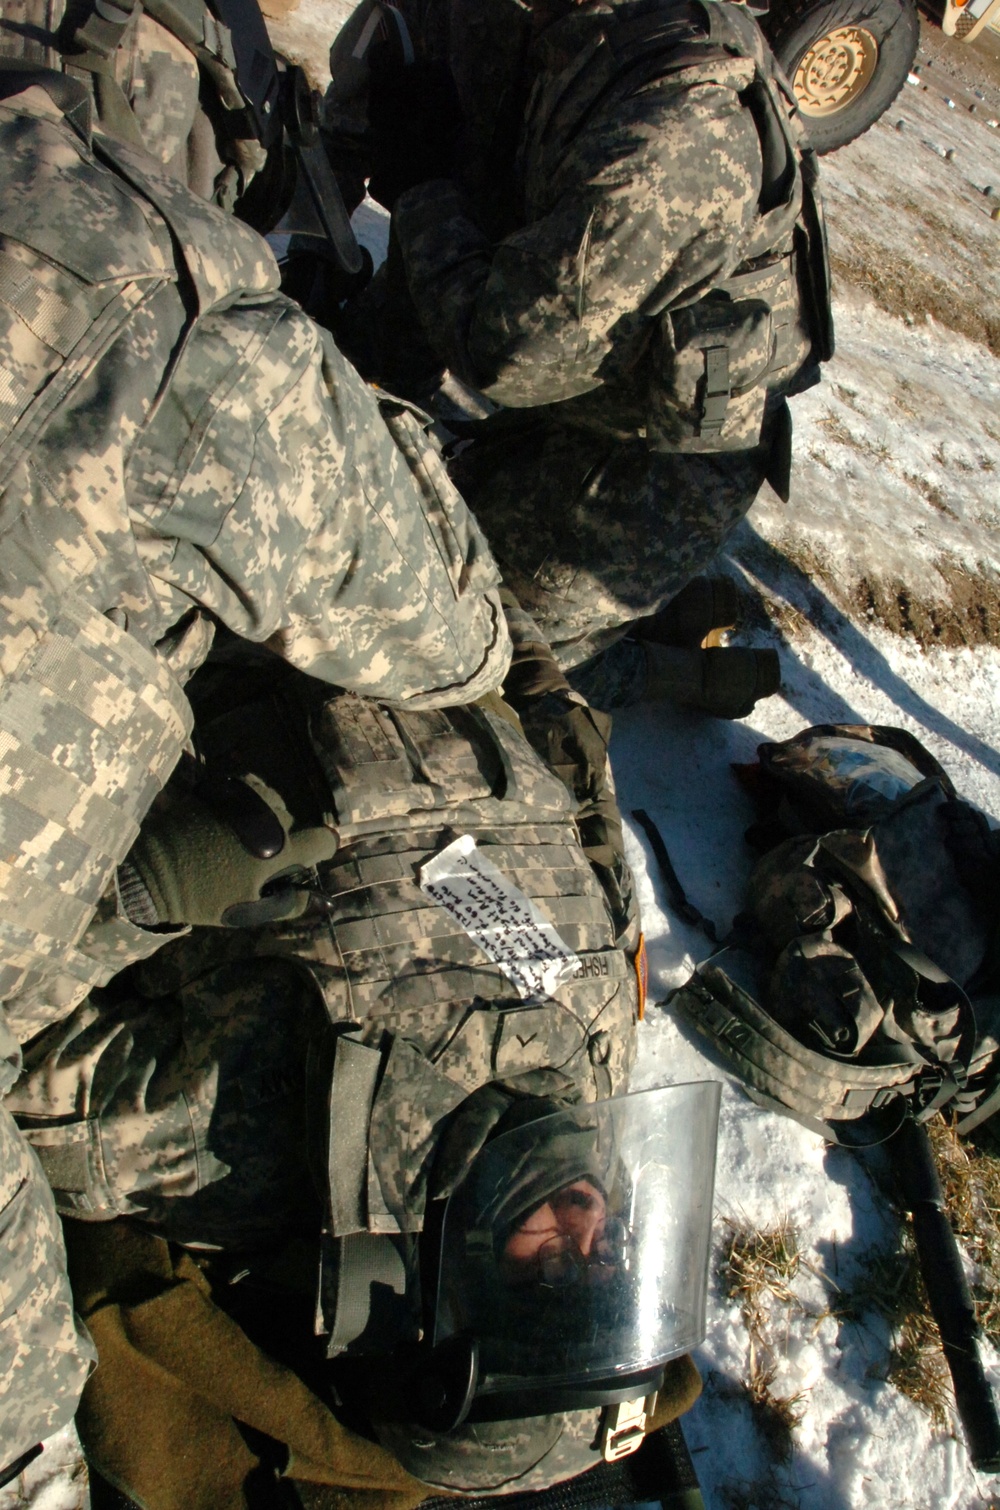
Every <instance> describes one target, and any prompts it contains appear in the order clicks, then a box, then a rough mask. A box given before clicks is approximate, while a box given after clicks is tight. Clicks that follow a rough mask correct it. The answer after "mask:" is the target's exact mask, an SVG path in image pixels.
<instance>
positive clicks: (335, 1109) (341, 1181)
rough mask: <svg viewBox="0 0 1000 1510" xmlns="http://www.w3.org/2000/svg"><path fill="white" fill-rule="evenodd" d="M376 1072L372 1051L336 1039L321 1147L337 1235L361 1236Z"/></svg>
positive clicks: (375, 1056)
mask: <svg viewBox="0 0 1000 1510" xmlns="http://www.w3.org/2000/svg"><path fill="white" fill-rule="evenodd" d="M381 1067H382V1055H381V1053H380V1052H379V1051H378V1049H372V1048H369V1047H368V1046H367V1045H366V1044H363V1043H361V1042H360V1041H359V1040H358V1039H356V1038H351V1037H348V1036H347V1035H346V1034H342V1035H340V1036H339V1037H338V1038H337V1041H336V1047H335V1048H334V1058H333V1076H332V1080H331V1084H330V1136H329V1138H328V1140H327V1141H328V1147H329V1151H330V1158H329V1189H330V1206H331V1224H332V1228H333V1231H334V1232H336V1233H337V1234H338V1235H344V1234H346V1233H351V1232H364V1231H366V1229H367V1226H368V1212H367V1210H366V1209H365V1197H364V1192H365V1189H366V1186H367V1184H368V1123H369V1120H370V1118H371V1111H372V1105H373V1103H374V1100H375V1091H376V1089H377V1086H378V1079H379V1072H380V1070H381ZM334 1148H336V1151H337V1152H336V1157H335V1158H334V1157H333V1156H332V1154H333V1150H334Z"/></svg>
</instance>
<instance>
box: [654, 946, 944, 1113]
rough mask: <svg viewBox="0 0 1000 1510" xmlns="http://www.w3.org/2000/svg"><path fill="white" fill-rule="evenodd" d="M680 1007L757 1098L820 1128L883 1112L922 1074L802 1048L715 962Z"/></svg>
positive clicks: (909, 1063) (906, 1064) (676, 999)
mask: <svg viewBox="0 0 1000 1510" xmlns="http://www.w3.org/2000/svg"><path fill="white" fill-rule="evenodd" d="M672 1004H675V1005H676V1006H677V1007H679V1008H680V1010H681V1011H682V1012H683V1013H684V1014H685V1016H687V1017H688V1018H689V1020H690V1021H691V1022H692V1023H693V1024H694V1026H695V1027H696V1028H697V1029H698V1030H699V1032H701V1033H703V1034H704V1035H705V1036H706V1038H709V1039H711V1041H712V1042H713V1043H714V1044H715V1045H716V1046H717V1047H718V1048H719V1049H720V1051H721V1052H722V1053H723V1054H724V1055H725V1056H726V1058H727V1059H728V1060H729V1062H730V1064H731V1066H732V1068H733V1070H734V1071H735V1073H736V1074H737V1075H738V1076H739V1078H740V1079H741V1080H742V1081H743V1082H744V1084H745V1085H747V1086H748V1087H749V1088H750V1090H751V1091H753V1092H758V1093H760V1094H761V1095H763V1096H765V1097H769V1098H770V1099H771V1100H772V1101H774V1102H777V1103H779V1104H780V1106H782V1107H784V1108H785V1109H787V1110H788V1111H791V1112H792V1113H794V1114H796V1115H798V1116H806V1117H810V1118H812V1119H813V1120H814V1121H818V1122H837V1121H843V1120H850V1119H853V1118H856V1117H860V1116H862V1115H863V1114H864V1113H865V1112H866V1111H869V1110H870V1109H872V1108H875V1107H878V1106H881V1105H883V1104H884V1103H885V1102H886V1101H887V1100H890V1099H891V1098H892V1096H893V1095H895V1094H898V1093H903V1094H907V1093H908V1092H906V1091H905V1089H904V1088H905V1087H906V1086H907V1085H909V1083H910V1082H911V1081H912V1080H914V1079H915V1077H916V1076H917V1074H918V1073H919V1072H920V1069H921V1068H922V1067H923V1061H922V1060H916V1059H915V1058H914V1059H910V1058H904V1057H903V1055H902V1054H901V1056H900V1059H899V1060H898V1061H897V1062H895V1063H892V1062H890V1063H886V1064H876V1065H871V1064H858V1063H855V1062H852V1061H846V1060H844V1061H840V1060H835V1059H831V1058H827V1057H826V1056H825V1055H822V1054H818V1053H815V1052H814V1051H813V1050H811V1049H808V1048H806V1047H805V1045H804V1044H801V1043H799V1041H798V1039H797V1038H793V1037H792V1035H791V1034H790V1033H788V1032H786V1031H785V1029H784V1028H782V1027H780V1026H779V1024H778V1023H777V1022H775V1020H774V1019H773V1018H772V1017H770V1016H769V1015H768V1014H767V1013H766V1012H765V1011H763V1009H762V1008H761V1007H760V1006H759V1005H758V1004H757V1003H756V1002H755V1001H754V1000H753V998H752V997H750V996H749V995H748V994H747V993H746V992H745V991H743V990H742V989H741V988H740V987H739V986H738V985H736V983H735V982H734V981H732V980H731V979H729V977H728V976H727V975H726V974H725V972H724V967H720V966H718V965H716V964H715V963H713V961H712V960H709V961H708V962H707V963H706V964H705V965H702V966H701V967H700V968H699V970H698V971H697V972H696V973H695V974H694V975H693V976H692V977H691V979H690V980H689V981H688V982H687V984H686V985H684V986H682V987H681V989H680V990H679V991H678V992H677V993H676V994H675V995H674V996H673V998H672Z"/></svg>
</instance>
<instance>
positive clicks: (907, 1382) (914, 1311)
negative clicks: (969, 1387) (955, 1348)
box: [834, 1227, 952, 1431]
mask: <svg viewBox="0 0 1000 1510" xmlns="http://www.w3.org/2000/svg"><path fill="white" fill-rule="evenodd" d="M873 1311H874V1312H875V1313H876V1314H877V1315H879V1316H881V1317H882V1318H883V1319H884V1320H885V1321H886V1322H887V1324H888V1325H889V1327H890V1329H891V1331H892V1334H893V1344H892V1347H891V1349H890V1352H889V1358H888V1361H887V1363H886V1364H885V1365H884V1366H882V1367H880V1368H876V1369H873V1371H872V1372H873V1375H874V1377H877V1378H881V1379H885V1380H886V1382H887V1383H889V1384H891V1385H893V1387H894V1388H895V1389H898V1390H899V1392H900V1394H902V1395H905V1396H906V1397H907V1399H908V1400H912V1401H913V1402H914V1403H915V1404H916V1405H919V1406H921V1408H922V1409H923V1410H925V1411H926V1412H927V1414H928V1415H929V1416H930V1418H931V1420H932V1422H933V1423H934V1425H935V1427H936V1428H937V1429H938V1430H940V1431H947V1430H949V1429H950V1426H951V1409H952V1391H951V1379H950V1376H949V1374H948V1365H947V1364H946V1363H945V1360H944V1354H943V1353H942V1351H941V1343H940V1339H939V1337H938V1332H937V1327H936V1326H935V1324H934V1321H933V1319H932V1317H931V1314H930V1311H929V1309H928V1304H927V1294H926V1291H925V1290H924V1285H923V1280H922V1279H921V1277H920V1266H919V1264H918V1262H917V1255H916V1251H915V1249H914V1246H913V1239H912V1237H911V1235H910V1230H909V1228H908V1227H904V1228H901V1229H900V1242H899V1246H898V1247H897V1248H896V1249H895V1250H888V1251H885V1250H883V1251H881V1252H875V1253H873V1254H871V1255H870V1256H869V1258H868V1262H867V1263H866V1265H865V1267H864V1269H863V1270H862V1271H861V1273H860V1274H859V1276H858V1278H857V1279H856V1280H855V1282H854V1284H853V1285H851V1286H850V1288H849V1289H845V1290H843V1291H841V1293H840V1295H839V1296H838V1298H837V1302H836V1305H835V1307H834V1314H835V1315H836V1316H838V1317H839V1318H841V1319H843V1320H845V1321H855V1322H858V1323H861V1322H863V1319H864V1317H865V1315H866V1313H868V1314H870V1313H871V1312H873Z"/></svg>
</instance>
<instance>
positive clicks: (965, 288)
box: [830, 232, 1000, 356]
mask: <svg viewBox="0 0 1000 1510" xmlns="http://www.w3.org/2000/svg"><path fill="white" fill-rule="evenodd" d="M830 265H831V268H832V269H833V276H834V279H835V280H838V279H841V280H843V281H844V282H845V283H850V284H851V285H852V286H853V287H854V288H860V289H862V290H863V291H864V292H865V293H867V294H868V295H869V296H870V297H871V298H872V299H874V301H875V303H876V304H877V305H878V306H879V307H880V308H881V309H884V310H885V311H886V313H887V314H890V315H897V316H898V317H900V318H901V319H904V320H908V321H910V322H911V323H913V322H916V321H920V323H924V322H925V321H926V319H927V316H928V315H930V316H932V318H933V319H935V320H936V321H937V322H938V324H939V325H945V326H947V328H948V329H949V330H954V331H955V332H957V334H958V335H962V336H968V338H969V339H970V340H972V341H979V342H981V343H982V345H984V346H987V347H988V348H989V350H990V351H991V352H992V353H993V355H994V356H1000V310H997V309H990V308H988V307H987V308H985V309H984V308H983V290H982V289H981V288H979V287H976V286H975V285H971V286H970V285H969V284H967V283H962V284H959V285H958V286H956V285H955V284H950V283H946V282H945V280H944V279H943V278H939V277H938V276H937V274H936V273H932V272H929V271H928V270H927V269H926V268H922V267H920V266H918V264H917V263H915V262H912V261H911V260H910V259H909V258H906V257H901V256H899V255H898V254H897V253H895V252H893V251H892V250H891V249H890V248H889V247H887V246H883V245H880V244H879V243H878V242H877V241H872V240H870V239H869V238H868V237H866V236H864V235H862V234H860V233H858V232H855V233H854V234H853V235H852V236H851V240H850V245H849V247H847V248H844V249H841V250H831V253H830ZM835 287H836V282H835Z"/></svg>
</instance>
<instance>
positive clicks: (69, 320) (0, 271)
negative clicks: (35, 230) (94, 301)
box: [0, 251, 91, 357]
mask: <svg viewBox="0 0 1000 1510" xmlns="http://www.w3.org/2000/svg"><path fill="white" fill-rule="evenodd" d="M0 303H3V304H6V306H7V308H8V309H11V310H13V312H14V314H15V315H17V317H18V319H20V320H23V322H24V324H25V325H27V327H28V329H29V330H30V331H31V332H32V334H33V335H36V336H37V337H38V339H39V340H40V341H44V343H45V345H46V346H51V347H52V349H53V350H54V351H58V352H59V354H60V356H64V357H66V356H69V354H70V352H71V351H72V350H73V348H74V347H75V346H76V344H77V342H78V341H81V340H82V339H83V337H84V336H85V335H86V333H87V329H88V327H89V325H90V318H91V317H90V314H89V312H88V311H87V310H86V309H83V308H82V307H81V306H80V305H79V304H74V303H72V302H71V301H70V300H68V299H64V298H63V296H62V294H60V293H58V292H57V291H56V290H55V289H54V288H46V286H45V285H44V284H43V283H40V282H39V281H38V279H37V278H36V277H35V275H34V274H33V273H32V272H31V270H30V268H27V267H25V265H24V264H23V263H22V262H18V261H17V259H16V258H15V257H12V256H11V255H10V253H9V252H3V251H0Z"/></svg>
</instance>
